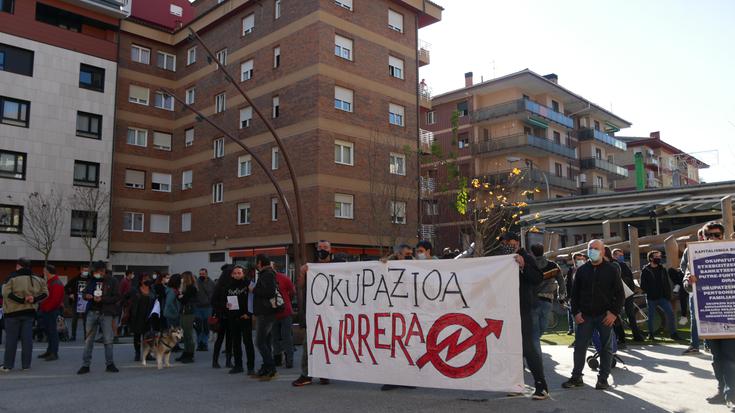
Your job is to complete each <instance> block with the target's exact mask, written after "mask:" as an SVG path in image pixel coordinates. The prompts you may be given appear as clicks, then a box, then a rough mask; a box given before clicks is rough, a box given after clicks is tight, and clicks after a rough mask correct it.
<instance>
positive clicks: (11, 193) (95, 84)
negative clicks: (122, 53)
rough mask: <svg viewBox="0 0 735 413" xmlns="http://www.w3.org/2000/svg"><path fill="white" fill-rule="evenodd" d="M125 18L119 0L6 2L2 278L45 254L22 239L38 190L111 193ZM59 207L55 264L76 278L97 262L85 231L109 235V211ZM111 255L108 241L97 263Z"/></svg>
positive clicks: (2, 17) (2, 21)
mask: <svg viewBox="0 0 735 413" xmlns="http://www.w3.org/2000/svg"><path fill="white" fill-rule="evenodd" d="M127 14H128V11H127V10H126V9H125V8H124V7H123V2H122V1H115V0H39V1H36V0H0V114H1V115H2V117H1V118H0V275H2V276H7V275H8V274H9V273H10V272H12V271H15V262H16V259H17V258H18V257H29V258H31V259H34V260H38V261H41V262H42V260H43V255H41V253H39V252H38V251H36V250H34V249H32V248H31V247H29V246H28V244H27V243H26V242H24V241H23V235H27V234H30V233H31V232H32V231H31V227H32V225H31V224H32V222H29V219H28V217H27V215H28V200H29V196H30V195H31V194H34V193H38V194H40V196H43V197H47V196H48V195H49V194H50V193H51V192H52V191H53V192H55V193H56V194H57V196H58V197H60V198H61V199H68V198H69V197H70V196H71V195H72V194H73V193H75V191H77V190H80V188H82V189H84V190H89V191H105V192H109V190H110V188H109V184H110V177H111V171H112V142H113V125H114V123H115V93H116V84H115V83H116V78H117V48H118V35H117V31H118V27H119V25H120V21H121V19H124V18H125V17H126V16H127ZM60 211H61V212H60V214H59V217H60V219H59V220H58V221H57V222H60V223H61V226H60V227H59V229H58V233H57V239H56V242H55V244H54V246H53V249H52V250H51V254H50V256H49V260H50V262H52V263H54V264H56V266H57V270H58V271H59V273H60V274H61V275H75V274H76V273H78V270H79V264H80V263H83V262H89V260H90V254H89V251H88V250H87V248H86V247H85V246H84V243H83V241H82V237H84V236H87V235H89V236H101V235H102V232H103V229H102V228H101V226H103V225H104V224H103V222H104V217H105V216H106V215H108V207H107V206H105V207H102V208H100V209H98V210H95V211H90V210H82V209H80V207H79V205H78V204H76V203H71V202H68V201H67V203H66V205H65V206H64V208H63V209H62V210H60ZM55 221H56V220H55ZM33 222H39V221H33ZM106 257H107V243H106V242H103V243H101V244H100V245H99V246H98V248H97V249H96V251H95V252H94V259H105V258H106ZM36 270H37V271H38V272H39V273H40V268H37V269H36Z"/></svg>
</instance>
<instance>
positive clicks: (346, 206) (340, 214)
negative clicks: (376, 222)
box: [334, 194, 354, 219]
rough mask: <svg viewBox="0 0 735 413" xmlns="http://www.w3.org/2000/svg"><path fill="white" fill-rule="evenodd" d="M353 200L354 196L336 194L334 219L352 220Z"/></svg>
mask: <svg viewBox="0 0 735 413" xmlns="http://www.w3.org/2000/svg"><path fill="white" fill-rule="evenodd" d="M353 200H354V197H353V196H352V195H345V194H334V217H335V218H344V219H352V218H353V214H352V209H353V208H352V205H353V202H354V201H353Z"/></svg>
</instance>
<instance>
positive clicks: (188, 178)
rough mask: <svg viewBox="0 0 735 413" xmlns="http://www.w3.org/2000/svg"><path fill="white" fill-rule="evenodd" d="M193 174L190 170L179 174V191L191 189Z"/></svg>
mask: <svg viewBox="0 0 735 413" xmlns="http://www.w3.org/2000/svg"><path fill="white" fill-rule="evenodd" d="M192 179H193V172H192V171H191V170H189V171H184V172H182V173H181V190H182V191H186V190H187V189H191V188H192V186H193V185H194V184H193V181H192Z"/></svg>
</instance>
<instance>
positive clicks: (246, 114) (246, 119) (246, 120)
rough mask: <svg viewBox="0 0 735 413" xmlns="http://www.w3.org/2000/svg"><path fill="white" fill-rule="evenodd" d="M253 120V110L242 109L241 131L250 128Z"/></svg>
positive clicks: (248, 108)
mask: <svg viewBox="0 0 735 413" xmlns="http://www.w3.org/2000/svg"><path fill="white" fill-rule="evenodd" d="M252 119H253V108H252V107H250V106H248V107H246V108H242V109H240V129H245V128H249V127H250V121H251V120H252Z"/></svg>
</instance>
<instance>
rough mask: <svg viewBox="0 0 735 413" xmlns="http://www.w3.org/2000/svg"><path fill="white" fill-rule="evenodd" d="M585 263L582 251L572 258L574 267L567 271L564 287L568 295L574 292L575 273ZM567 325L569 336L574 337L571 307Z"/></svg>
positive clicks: (568, 311)
mask: <svg viewBox="0 0 735 413" xmlns="http://www.w3.org/2000/svg"><path fill="white" fill-rule="evenodd" d="M585 262H587V257H585V256H584V253H583V252H581V251H580V252H576V253H574V255H573V256H572V265H570V266H569V269H568V270H567V276H566V277H565V279H564V285H565V286H566V290H567V294H569V293H570V292H571V291H572V284H574V273H575V272H576V271H577V268H579V267H581V266H583V265H584V263H585ZM567 323H568V324H569V329H568V331H567V335H568V336H573V335H574V314H572V307H571V306H570V307H569V308H568V309H567Z"/></svg>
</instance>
